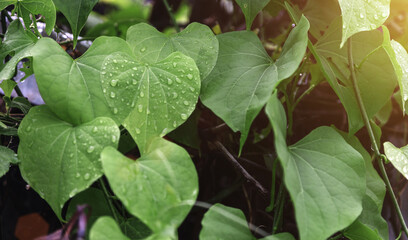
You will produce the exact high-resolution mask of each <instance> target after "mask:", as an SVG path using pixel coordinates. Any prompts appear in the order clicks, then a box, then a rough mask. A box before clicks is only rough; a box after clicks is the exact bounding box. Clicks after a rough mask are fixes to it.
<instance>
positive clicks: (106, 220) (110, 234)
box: [89, 216, 130, 240]
mask: <svg viewBox="0 0 408 240" xmlns="http://www.w3.org/2000/svg"><path fill="white" fill-rule="evenodd" d="M89 239H90V240H130V238H128V237H126V236H125V235H123V233H122V232H121V230H120V228H119V226H118V224H117V223H116V222H115V220H114V219H113V218H111V217H107V216H105V217H100V218H98V220H97V221H96V222H95V224H94V225H93V227H92V228H91V231H90V233H89Z"/></svg>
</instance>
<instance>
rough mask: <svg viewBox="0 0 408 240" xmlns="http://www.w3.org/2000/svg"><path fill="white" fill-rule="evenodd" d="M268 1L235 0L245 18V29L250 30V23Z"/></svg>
mask: <svg viewBox="0 0 408 240" xmlns="http://www.w3.org/2000/svg"><path fill="white" fill-rule="evenodd" d="M269 1H270V0H257V1H253V0H235V2H237V3H238V5H239V7H240V8H241V10H242V12H243V13H244V16H245V22H246V29H247V30H251V26H252V22H253V21H254V19H255V17H256V15H258V13H259V11H261V10H262V9H263V8H264V7H265V6H266V4H268V2H269Z"/></svg>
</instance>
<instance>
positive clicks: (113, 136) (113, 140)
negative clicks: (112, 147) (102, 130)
mask: <svg viewBox="0 0 408 240" xmlns="http://www.w3.org/2000/svg"><path fill="white" fill-rule="evenodd" d="M112 142H113V143H115V142H116V136H115V135H112Z"/></svg>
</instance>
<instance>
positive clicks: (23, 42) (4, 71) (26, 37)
mask: <svg viewBox="0 0 408 240" xmlns="http://www.w3.org/2000/svg"><path fill="white" fill-rule="evenodd" d="M36 41H37V38H36V37H35V36H34V34H33V33H32V32H30V31H28V30H24V27H23V25H21V22H20V21H19V20H14V21H13V22H11V23H10V25H9V26H8V28H7V32H6V34H5V35H4V40H3V43H2V44H1V46H0V62H1V63H3V61H4V59H5V58H6V57H7V56H8V55H13V57H12V58H11V59H10V60H9V61H8V62H7V63H6V64H5V65H3V64H1V65H0V70H1V72H0V80H5V79H11V78H12V77H13V76H14V72H15V69H16V65H17V63H18V62H19V61H20V60H22V59H23V58H25V57H28V56H31V52H30V50H31V48H32V47H33V46H34V44H35V42H36Z"/></svg>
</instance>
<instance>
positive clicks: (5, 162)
mask: <svg viewBox="0 0 408 240" xmlns="http://www.w3.org/2000/svg"><path fill="white" fill-rule="evenodd" d="M18 162H19V160H18V158H17V154H16V153H15V152H14V151H13V150H11V149H10V148H7V147H5V146H0V177H2V176H3V175H4V174H6V173H7V172H8V170H9V168H10V164H11V163H13V164H17V163H18Z"/></svg>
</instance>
